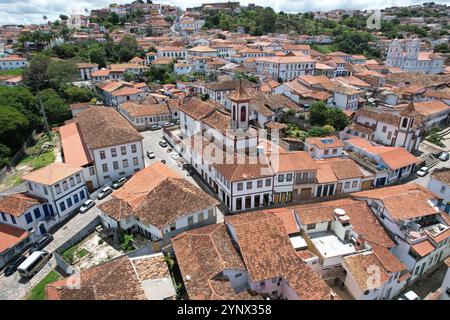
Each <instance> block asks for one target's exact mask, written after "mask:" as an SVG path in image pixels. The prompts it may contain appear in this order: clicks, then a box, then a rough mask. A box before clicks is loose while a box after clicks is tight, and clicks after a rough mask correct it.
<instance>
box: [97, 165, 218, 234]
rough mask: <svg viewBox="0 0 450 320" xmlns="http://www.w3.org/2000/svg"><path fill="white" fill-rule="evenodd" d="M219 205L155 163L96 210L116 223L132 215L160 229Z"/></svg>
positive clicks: (167, 169) (135, 176)
mask: <svg viewBox="0 0 450 320" xmlns="http://www.w3.org/2000/svg"><path fill="white" fill-rule="evenodd" d="M218 204H219V202H218V201H217V200H216V199H214V198H213V197H211V196H210V195H208V194H207V193H205V192H204V191H202V190H201V189H199V188H197V187H195V186H194V185H192V184H191V183H190V182H188V181H186V180H184V179H182V178H179V177H178V175H177V174H176V173H175V172H173V171H172V170H170V169H169V168H168V167H166V166H165V165H163V164H161V163H155V164H154V165H152V166H150V167H147V168H145V169H143V170H141V171H139V172H138V173H136V174H135V175H134V176H133V177H132V178H131V179H130V180H129V181H127V182H126V183H125V184H124V186H123V187H122V188H121V189H119V190H117V191H115V192H113V194H112V199H111V200H109V201H107V202H105V203H103V204H101V205H100V206H99V208H100V210H101V211H102V212H104V213H105V214H107V215H109V216H110V217H112V218H114V219H115V220H121V219H124V218H126V217H128V216H131V215H133V216H135V217H137V218H139V220H140V221H142V222H143V223H146V224H149V225H153V226H155V227H157V228H161V227H164V226H166V225H168V224H170V223H172V222H174V221H175V220H176V219H177V218H179V217H182V216H184V215H186V214H188V213H194V212H197V211H202V210H205V209H207V208H208V207H210V206H216V205H218Z"/></svg>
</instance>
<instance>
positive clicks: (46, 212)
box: [43, 204, 50, 217]
mask: <svg viewBox="0 0 450 320" xmlns="http://www.w3.org/2000/svg"><path fill="white" fill-rule="evenodd" d="M43 208H44V216H46V217H48V216H49V215H50V212H49V211H48V205H47V204H44V206H43Z"/></svg>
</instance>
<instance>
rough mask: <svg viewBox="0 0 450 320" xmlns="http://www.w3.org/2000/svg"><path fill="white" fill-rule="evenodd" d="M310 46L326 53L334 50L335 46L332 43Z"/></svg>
mask: <svg viewBox="0 0 450 320" xmlns="http://www.w3.org/2000/svg"><path fill="white" fill-rule="evenodd" d="M311 48H312V49H314V50H317V51H319V52H320V53H323V54H328V53H331V52H334V51H336V46H334V45H333V44H313V45H311Z"/></svg>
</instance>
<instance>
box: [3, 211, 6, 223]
mask: <svg viewBox="0 0 450 320" xmlns="http://www.w3.org/2000/svg"><path fill="white" fill-rule="evenodd" d="M2 218H3V221H6V215H5V213H4V212H2Z"/></svg>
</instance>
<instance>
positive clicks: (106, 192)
mask: <svg viewBox="0 0 450 320" xmlns="http://www.w3.org/2000/svg"><path fill="white" fill-rule="evenodd" d="M112 192H113V189H112V188H111V187H105V188H103V189H102V191H100V193H99V194H98V196H97V198H98V199H99V200H101V199H103V198H106V196H107V195H109V194H111V193H112Z"/></svg>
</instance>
